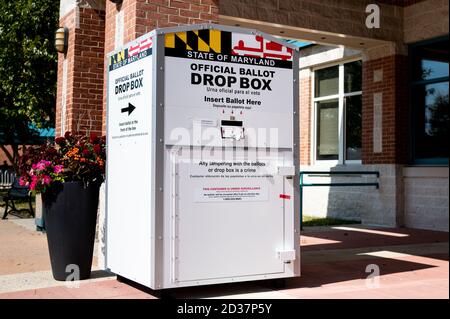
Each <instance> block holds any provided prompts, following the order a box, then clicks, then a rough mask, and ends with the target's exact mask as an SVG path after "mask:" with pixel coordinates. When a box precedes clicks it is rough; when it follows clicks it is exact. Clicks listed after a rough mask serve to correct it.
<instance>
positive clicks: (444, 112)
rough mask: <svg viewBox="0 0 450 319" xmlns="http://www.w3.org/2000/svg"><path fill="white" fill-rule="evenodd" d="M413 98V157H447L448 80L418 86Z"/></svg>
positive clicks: (420, 158) (421, 158)
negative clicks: (416, 104) (417, 107)
mask: <svg viewBox="0 0 450 319" xmlns="http://www.w3.org/2000/svg"><path fill="white" fill-rule="evenodd" d="M414 95H415V100H416V101H417V103H418V105H419V106H420V110H418V112H417V113H416V126H415V159H416V160H423V159H431V158H448V155H449V154H448V150H449V149H448V145H447V143H448V125H449V108H448V82H439V83H433V84H426V85H423V86H419V87H418V89H417V90H415V94H414Z"/></svg>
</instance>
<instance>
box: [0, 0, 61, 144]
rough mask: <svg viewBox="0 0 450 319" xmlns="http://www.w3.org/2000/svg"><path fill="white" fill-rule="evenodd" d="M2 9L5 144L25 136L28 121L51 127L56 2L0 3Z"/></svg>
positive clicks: (0, 92)
mask: <svg viewBox="0 0 450 319" xmlns="http://www.w3.org/2000/svg"><path fill="white" fill-rule="evenodd" d="M0 8H1V9H0V130H1V131H2V133H3V135H4V137H3V138H4V139H5V140H6V142H8V141H13V140H14V136H15V140H17V138H18V137H19V140H20V137H24V136H25V135H26V134H28V133H29V132H28V131H29V130H28V123H30V122H31V123H34V124H35V125H36V127H40V128H42V127H51V126H53V123H54V120H55V96H56V79H57V53H56V51H55V49H54V33H55V31H56V29H57V27H58V19H59V17H58V15H59V1H55V0H37V1H36V0H14V1H8V0H0ZM4 143H5V142H4Z"/></svg>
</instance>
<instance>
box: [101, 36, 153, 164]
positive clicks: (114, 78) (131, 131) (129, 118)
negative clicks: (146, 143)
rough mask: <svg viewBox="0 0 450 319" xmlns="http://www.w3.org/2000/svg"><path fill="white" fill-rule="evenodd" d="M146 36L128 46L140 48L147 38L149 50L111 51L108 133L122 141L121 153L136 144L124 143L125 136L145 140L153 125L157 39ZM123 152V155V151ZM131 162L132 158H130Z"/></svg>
mask: <svg viewBox="0 0 450 319" xmlns="http://www.w3.org/2000/svg"><path fill="white" fill-rule="evenodd" d="M144 38H145V39H144ZM144 38H142V39H141V38H140V39H138V40H136V42H132V43H129V44H128V45H127V46H128V49H129V48H131V47H133V48H136V47H138V48H139V46H140V45H141V44H140V43H141V42H142V41H144V40H145V43H144V44H145V48H144V49H145V50H144V51H145V52H144V51H142V52H141V51H139V52H137V53H136V54H134V55H133V56H129V57H127V54H129V51H127V48H121V49H120V50H119V51H117V52H113V53H111V54H110V55H109V60H108V62H110V63H113V65H112V66H111V65H110V67H109V68H108V92H107V94H108V95H107V97H108V99H107V100H108V111H107V116H108V125H107V135H108V143H113V142H112V141H118V143H119V144H120V145H121V146H120V147H119V149H120V150H121V151H120V153H121V152H122V150H123V149H124V147H126V148H127V147H131V145H133V147H134V146H135V145H136V144H135V143H131V144H126V145H127V146H125V144H121V143H122V141H124V139H126V140H127V141H128V142H131V141H132V140H134V139H139V141H140V143H143V136H147V135H148V134H149V133H150V131H151V128H152V108H151V104H152V87H153V86H152V81H153V75H152V68H153V67H152V64H153V55H152V52H153V51H152V48H151V43H152V41H153V40H152V39H151V37H149V36H148V35H147V36H145V37H144ZM143 39H144V40H143ZM136 43H137V44H136ZM149 46H150V47H149ZM144 53H145V54H144ZM124 59H125V60H124ZM116 62H117V63H116ZM110 145H111V144H110ZM119 156H121V158H122V156H123V154H121V155H119ZM113 161H114V160H113ZM117 161H119V160H117ZM120 161H121V160H120ZM128 162H132V160H131V159H129V161H128ZM119 166H120V165H119Z"/></svg>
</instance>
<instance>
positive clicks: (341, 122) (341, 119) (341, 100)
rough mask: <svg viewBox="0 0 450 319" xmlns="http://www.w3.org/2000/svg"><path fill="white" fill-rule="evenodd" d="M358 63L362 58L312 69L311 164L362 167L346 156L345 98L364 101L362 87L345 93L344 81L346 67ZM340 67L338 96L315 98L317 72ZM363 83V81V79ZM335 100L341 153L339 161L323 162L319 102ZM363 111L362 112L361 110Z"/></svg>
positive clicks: (358, 161) (360, 162) (356, 161)
mask: <svg viewBox="0 0 450 319" xmlns="http://www.w3.org/2000/svg"><path fill="white" fill-rule="evenodd" d="M356 61H362V57H360V56H358V57H353V58H350V59H345V60H340V61H332V62H329V63H324V64H321V65H319V66H315V67H313V68H311V72H312V75H311V110H312V112H311V116H312V118H311V132H312V134H311V145H312V147H311V163H313V165H320V166H325V167H332V166H336V165H346V164H349V165H361V164H362V160H346V159H345V156H346V149H345V147H346V145H345V142H346V141H345V138H346V136H345V129H346V127H345V124H346V118H345V116H346V112H345V98H346V97H349V96H356V95H360V96H361V99H362V93H363V91H362V87H361V91H355V92H350V93H345V92H344V89H345V87H344V81H345V77H344V65H345V64H347V63H351V62H356ZM336 66H337V67H338V70H339V72H338V77H339V78H338V81H339V85H338V93H337V94H333V95H328V96H323V97H315V86H316V71H318V70H321V69H326V68H329V67H336ZM361 81H362V79H361ZM333 99H337V100H338V114H339V116H338V128H339V131H338V149H339V153H338V159H337V160H321V159H318V158H317V141H318V125H317V119H318V105H317V102H321V101H328V100H333ZM361 111H362V110H361Z"/></svg>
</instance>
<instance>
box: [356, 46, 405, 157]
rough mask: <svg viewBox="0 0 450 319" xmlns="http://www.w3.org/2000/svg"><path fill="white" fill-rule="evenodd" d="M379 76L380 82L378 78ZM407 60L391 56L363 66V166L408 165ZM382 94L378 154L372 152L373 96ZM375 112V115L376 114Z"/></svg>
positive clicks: (402, 57)
mask: <svg viewBox="0 0 450 319" xmlns="http://www.w3.org/2000/svg"><path fill="white" fill-rule="evenodd" d="M380 76H381V78H380ZM407 90H408V86H407V57H405V56H402V55H392V56H388V57H383V58H379V59H375V60H370V61H364V63H363V110H362V112H363V116H362V117H363V123H362V125H363V132H362V135H363V136H362V145H363V147H362V161H363V163H364V164H393V163H397V164H403V163H406V162H407V155H408V154H407V142H408V141H407V130H408V103H407V92H408V91H407ZM379 93H381V95H382V98H381V103H382V108H381V114H380V115H379V116H380V118H381V123H382V130H381V135H380V139H381V141H380V143H381V152H377V150H376V147H375V149H374V144H375V142H374V140H376V138H377V137H376V136H375V138H374V134H377V133H376V132H374V120H376V119H375V118H374V116H375V115H374V94H379ZM375 112H376V111H375Z"/></svg>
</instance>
